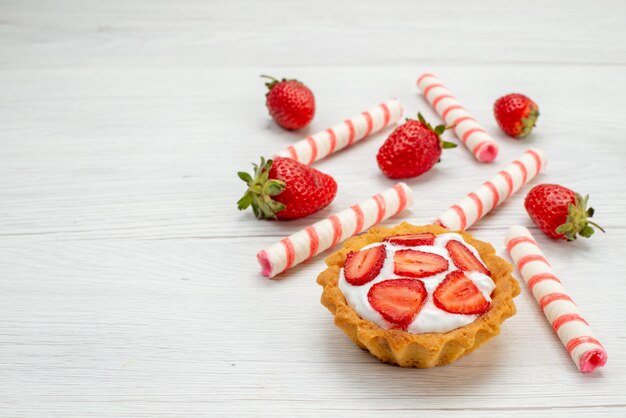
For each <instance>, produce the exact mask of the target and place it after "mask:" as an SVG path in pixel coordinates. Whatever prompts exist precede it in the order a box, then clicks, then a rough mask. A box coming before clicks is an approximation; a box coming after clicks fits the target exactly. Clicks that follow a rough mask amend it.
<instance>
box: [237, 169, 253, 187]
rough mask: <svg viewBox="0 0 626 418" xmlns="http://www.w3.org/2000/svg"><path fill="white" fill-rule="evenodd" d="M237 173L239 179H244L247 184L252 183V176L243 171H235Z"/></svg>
mask: <svg viewBox="0 0 626 418" xmlns="http://www.w3.org/2000/svg"><path fill="white" fill-rule="evenodd" d="M237 175H238V176H239V178H240V179H242V180H243V181H245V182H246V183H247V184H250V183H252V176H251V175H250V174H248V173H246V172H245V171H240V172H238V173H237Z"/></svg>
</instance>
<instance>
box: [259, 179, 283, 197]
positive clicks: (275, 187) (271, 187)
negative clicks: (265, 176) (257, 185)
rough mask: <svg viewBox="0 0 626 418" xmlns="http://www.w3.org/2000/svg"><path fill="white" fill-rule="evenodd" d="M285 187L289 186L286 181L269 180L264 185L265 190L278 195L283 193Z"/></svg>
mask: <svg viewBox="0 0 626 418" xmlns="http://www.w3.org/2000/svg"><path fill="white" fill-rule="evenodd" d="M285 187H287V186H286V184H285V182H284V181H281V180H268V182H267V183H265V185H264V186H263V192H264V193H266V194H268V195H270V196H276V195H279V194H281V193H282V192H283V191H284V190H285Z"/></svg>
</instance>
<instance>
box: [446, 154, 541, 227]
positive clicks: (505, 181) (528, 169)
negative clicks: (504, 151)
mask: <svg viewBox="0 0 626 418" xmlns="http://www.w3.org/2000/svg"><path fill="white" fill-rule="evenodd" d="M545 165H546V160H545V157H544V154H543V151H541V150H539V149H529V150H527V151H526V152H525V153H524V154H523V155H522V156H521V157H520V158H519V159H517V160H515V161H513V162H512V163H511V165H509V166H508V167H507V168H505V169H504V170H502V171H500V172H499V173H498V174H496V175H495V176H493V177H492V178H491V179H489V181H486V182H485V183H483V184H482V185H481V186H480V187H479V188H478V189H476V190H474V191H473V192H472V193H470V194H468V195H467V196H465V197H464V198H463V199H461V200H460V201H459V202H458V203H457V204H455V205H452V206H450V208H448V209H447V210H446V211H445V212H444V213H442V214H441V215H440V216H439V218H437V220H436V221H435V223H437V224H439V225H441V226H443V227H444V228H447V229H452V230H462V231H464V230H466V229H467V228H469V227H470V226H472V225H474V223H475V222H476V221H478V220H479V219H480V218H482V217H483V216H485V215H486V214H487V213H489V211H491V210H492V209H493V208H495V207H496V206H498V205H499V204H501V203H502V202H504V201H505V200H506V199H508V197H509V196H511V195H512V194H513V193H515V192H517V191H518V190H519V189H520V188H521V187H522V186H523V185H525V184H526V183H528V182H529V181H531V180H532V179H533V178H535V176H536V175H537V174H539V171H541V169H542V168H544V167H545Z"/></svg>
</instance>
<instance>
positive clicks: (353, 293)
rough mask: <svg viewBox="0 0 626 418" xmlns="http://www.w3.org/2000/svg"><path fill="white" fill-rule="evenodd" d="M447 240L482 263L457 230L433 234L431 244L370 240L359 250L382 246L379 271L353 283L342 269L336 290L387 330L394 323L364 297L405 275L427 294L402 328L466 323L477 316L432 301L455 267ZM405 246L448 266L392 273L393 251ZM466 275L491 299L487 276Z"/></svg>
mask: <svg viewBox="0 0 626 418" xmlns="http://www.w3.org/2000/svg"><path fill="white" fill-rule="evenodd" d="M451 240H455V241H458V242H460V243H461V244H462V245H464V246H465V247H466V248H467V249H468V250H469V251H470V252H471V253H472V254H473V255H474V257H476V258H477V259H478V260H479V261H480V262H481V263H482V264H483V265H484V263H483V261H482V260H481V258H480V254H478V251H476V249H475V248H474V247H472V246H471V245H469V244H467V243H466V242H465V240H464V239H463V237H462V236H461V235H459V234H458V233H446V234H440V235H437V236H436V237H435V242H434V245H417V246H407V245H397V244H394V243H392V242H381V243H373V244H369V245H366V246H365V247H363V248H361V251H363V250H367V249H368V248H373V247H376V246H379V245H383V246H384V247H385V252H386V257H385V261H384V264H383V267H382V269H381V270H380V273H379V274H378V275H377V276H376V277H375V278H374V279H373V280H372V281H370V282H368V283H366V284H363V285H360V286H353V285H351V284H350V283H348V282H347V281H346V277H345V272H344V269H343V268H342V269H341V272H340V276H339V289H341V292H342V293H343V295H344V297H345V298H346V301H347V302H348V305H349V306H350V307H351V308H352V309H354V310H355V311H356V313H357V314H359V316H360V317H361V318H363V319H367V320H369V321H372V322H373V323H375V324H376V325H378V326H379V327H381V328H383V329H390V328H398V326H397V325H396V324H393V323H391V322H389V321H386V320H385V319H384V318H383V316H382V315H381V314H380V313H379V312H378V311H377V310H376V309H375V308H374V307H372V305H371V303H370V301H369V300H368V292H369V291H370V289H371V288H372V286H373V285H375V284H376V283H380V282H382V281H385V280H395V279H406V278H410V279H413V280H421V281H422V283H423V284H424V287H425V288H426V292H427V297H426V300H425V301H424V303H423V305H422V307H421V309H420V310H419V312H418V313H417V314H416V315H415V317H414V318H413V320H412V321H411V323H410V325H409V326H408V327H407V328H406V331H408V332H410V333H412V334H419V333H423V332H448V331H450V330H453V329H455V328H458V327H461V326H463V325H467V324H470V323H472V322H474V321H475V320H476V319H477V318H478V317H479V315H476V314H470V315H465V314H461V313H451V312H447V311H445V310H443V309H441V308H439V307H437V306H436V305H435V303H434V300H433V292H434V291H435V289H436V288H437V286H439V285H440V284H441V282H442V281H443V280H444V279H445V277H446V276H447V275H448V273H450V272H452V271H455V270H458V268H457V267H456V265H455V264H454V261H453V260H452V258H451V256H450V254H449V252H448V250H446V244H447V243H448V242H449V241H451ZM406 249H411V250H417V251H422V252H426V253H433V254H437V255H439V256H441V257H443V258H445V259H446V260H447V261H448V268H447V269H446V270H444V271H442V272H440V273H436V274H434V275H430V276H426V277H420V278H412V277H405V276H402V275H398V274H396V273H394V255H395V253H396V251H398V250H406ZM466 276H467V277H468V278H469V279H470V280H471V281H472V282H473V283H474V284H475V285H476V286H477V287H478V289H479V290H480V291H481V293H482V294H483V296H484V298H485V299H486V300H487V302H491V292H493V290H494V289H495V288H496V285H495V283H494V282H493V280H491V278H490V277H489V276H488V275H486V274H484V273H481V272H478V271H468V272H466Z"/></svg>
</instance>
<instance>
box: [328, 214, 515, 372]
mask: <svg viewBox="0 0 626 418" xmlns="http://www.w3.org/2000/svg"><path fill="white" fill-rule="evenodd" d="M424 233H432V234H434V235H435V238H434V242H432V240H430V242H428V245H422V244H423V243H418V244H417V245H406V244H407V242H404V243H402V244H398V243H392V242H386V241H385V238H388V237H391V236H396V235H402V234H424ZM451 242H452V243H453V244H452V245H451V246H448V244H449V243H451ZM431 243H432V245H430V244H431ZM409 244H410V243H409ZM383 245H384V254H385V257H384V262H382V266H381V267H380V271H378V272H376V271H375V272H374V273H375V274H369V275H365V276H364V277H359V278H358V279H357V280H355V277H354V275H353V271H352V269H350V265H355V264H354V263H353V260H349V262H348V263H347V262H346V260H347V259H349V258H352V257H354V255H352V256H349V254H350V253H353V254H356V253H358V252H360V251H362V250H368V249H370V248H374V247H377V246H383ZM453 247H454V248H459V247H460V248H461V249H463V251H467V254H471V256H468V257H467V258H469V259H472V260H478V262H477V263H476V262H474V264H472V265H471V267H472V268H468V266H467V265H464V264H463V263H456V264H455V262H454V260H453V257H451V256H450V251H448V250H449V249H452V248H453ZM403 250H408V252H411V251H419V252H421V253H428V255H427V258H433V259H435V260H437V261H438V263H439V264H436V263H435V267H433V268H431V267H432V266H430V265H427V268H426V273H425V274H422V273H423V272H422V270H419V269H418V270H414V269H413V267H412V266H411V265H410V263H409V265H408V267H407V265H406V264H403V263H405V259H404V258H403V257H404V254H405V253H400V254H401V256H400V258H399V259H398V260H400V263H399V265H400V266H401V268H398V266H394V259H396V257H394V256H395V255H396V254H397V253H398V252H399V251H403ZM378 251H379V252H383V251H382V250H378ZM422 255H423V254H422ZM368 260H370V261H371V259H368ZM368 260H365V259H364V260H358V261H359V262H360V261H364V262H365V261H368ZM442 260H444V261H442ZM457 261H458V260H457ZM445 262H447V265H446V264H445ZM350 263H352V264H350ZM326 264H327V266H328V268H327V269H326V270H324V271H323V272H322V273H321V274H320V275H319V277H318V279H317V282H318V283H319V284H320V285H321V286H322V287H323V288H324V291H323V293H322V298H321V302H322V304H323V305H324V306H326V308H328V310H329V311H330V312H331V313H332V314H333V315H334V316H335V324H336V325H337V326H338V327H339V328H341V329H342V330H343V331H344V332H345V333H346V334H347V335H348V336H349V337H350V338H351V339H352V340H353V341H354V342H355V343H356V344H357V345H358V346H359V347H361V348H363V349H366V350H368V351H369V352H370V354H372V355H373V356H375V357H377V358H378V359H379V360H381V361H383V362H386V363H392V364H397V365H400V366H403V367H419V368H425V367H433V366H439V365H444V364H449V363H452V362H453V361H455V360H457V359H458V358H460V357H462V356H463V355H465V354H467V353H470V352H472V351H473V350H475V349H476V348H477V347H479V346H480V345H482V344H483V343H485V342H486V341H488V340H489V339H491V338H492V337H494V336H495V335H497V334H498V333H499V331H500V326H501V324H502V323H503V322H504V320H505V319H507V318H509V317H511V316H513V315H514V314H515V305H514V303H513V297H515V296H517V295H518V294H519V291H520V288H519V285H518V284H517V282H516V281H515V279H514V278H513V277H512V276H511V271H512V270H513V268H512V266H511V265H510V264H509V263H507V262H506V261H505V260H503V259H502V258H500V257H498V256H497V255H496V254H495V250H494V249H493V247H492V246H491V245H489V244H487V243H485V242H482V241H479V240H476V239H474V238H473V237H472V236H471V235H469V234H467V233H465V232H451V231H447V230H445V229H444V228H441V227H440V226H437V225H426V226H414V225H410V224H408V223H403V224H401V225H398V226H396V227H394V228H384V227H375V228H372V229H370V230H369V231H368V232H367V233H365V234H362V235H359V236H356V237H353V238H350V239H348V240H346V241H345V243H344V246H343V248H342V249H341V250H340V251H337V252H336V253H334V254H332V255H330V256H329V257H328V258H327V259H326ZM457 264H460V265H457ZM470 264H471V263H470ZM356 265H359V266H360V265H362V264H361V263H359V264H356ZM442 266H443V267H442ZM475 267H476V268H475ZM346 268H348V269H350V274H349V276H348V278H346V271H345V270H346ZM481 270H482V271H481ZM431 273H432V274H431ZM459 275H460V276H462V280H464V282H463V283H465V285H466V286H465V287H463V288H462V291H461V292H458V293H455V290H457V288H455V287H454V286H453V287H452V289H451V290H450V289H449V286H448V287H447V286H446V284H448V283H449V282H451V281H449V280H448V278H450V279H452V278H455V279H456V278H457V277H456V276H459ZM451 276H455V277H451ZM446 277H448V278H446ZM400 280H402V281H403V282H402V283H391V282H394V281H400ZM469 281H471V283H470V284H468V282H469ZM420 283H421V284H420ZM422 284H423V285H422ZM395 285H397V286H404V285H406V289H408V290H407V292H405V293H402V292H401V293H400V296H399V298H398V299H395V300H398V301H399V302H398V303H399V304H400V309H399V310H398V312H399V314H398V315H395V316H394V315H393V313H394V312H393V309H394V307H395V305H394V304H393V301H394V297H395V295H394V293H393V292H394V291H395V288H394V286H395ZM373 288H376V289H375V290H380V288H383V291H382V294H383V297H382V299H381V298H371V295H372V293H376V292H374V291H373V290H372V289H373ZM389 288H391V290H390V289H389ZM468 289H469V290H470V291H471V292H472V295H473V297H474V299H472V301H475V299H476V298H478V299H479V301H480V304H479V305H480V309H479V310H475V311H472V310H471V309H470V310H464V309H463V308H465V307H466V305H463V304H462V303H461V304H460V308H459V307H458V306H457V305H458V304H457V300H456V299H458V298H457V296H458V295H461V300H462V299H463V296H462V295H464V294H465V293H464V292H465V290H468ZM389 292H391V293H389ZM411 292H414V293H411ZM379 293H380V292H379ZM389 294H391V295H392V297H391V298H390V299H389V298H388V299H385V297H386V296H388V295H389ZM415 294H418V295H419V297H418V298H413V296H414V295H415ZM368 295H369V296H370V297H368ZM381 300H382V301H383V304H382V305H381V303H380V301H381ZM389 300H391V301H392V303H387V302H388V301H389ZM415 300H417V301H418V303H419V301H422V302H421V305H420V306H417V309H414V308H415V306H412V305H411V303H413V302H415ZM450 300H452V302H450ZM371 301H373V302H375V304H377V307H374V306H372V303H371ZM381 306H382V308H381ZM470 306H474V305H470ZM407 307H408V308H407ZM442 308H444V309H442ZM389 310H391V311H392V314H390V313H389ZM381 312H382V313H383V314H385V316H383V314H381ZM407 312H408V314H407V315H404V316H402V315H403V314H406V313H407ZM468 312H469V313H468Z"/></svg>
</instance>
